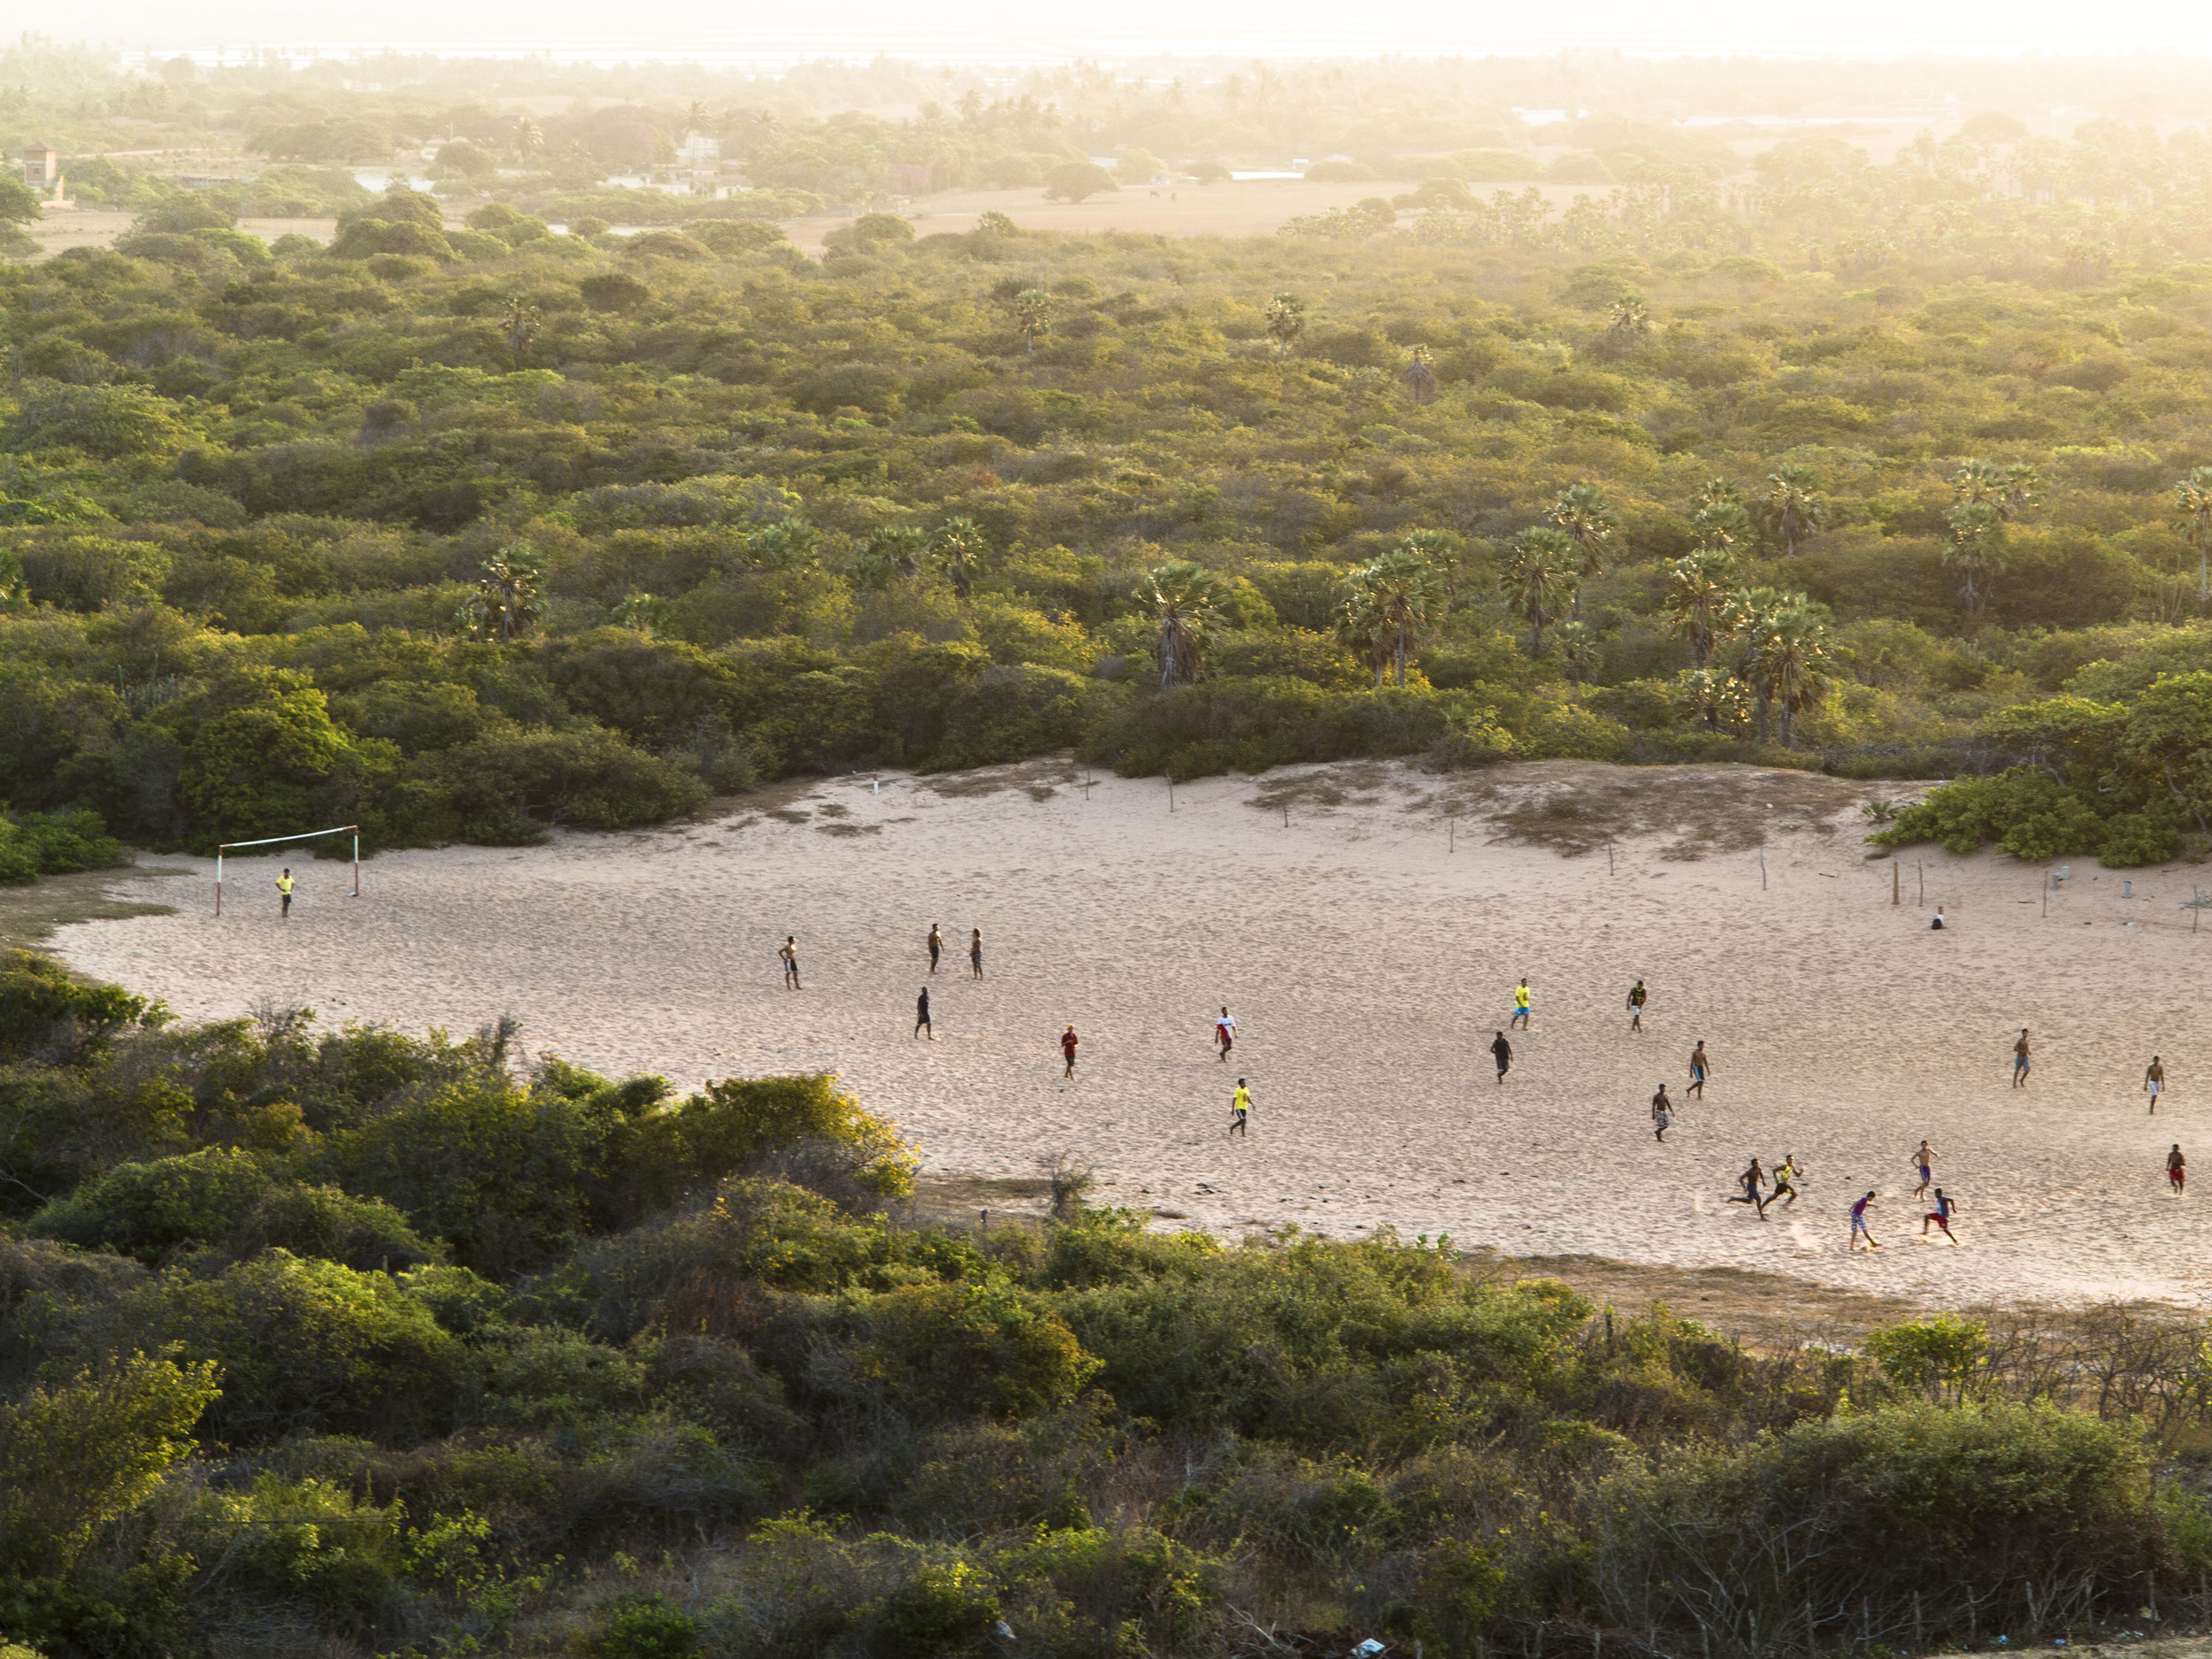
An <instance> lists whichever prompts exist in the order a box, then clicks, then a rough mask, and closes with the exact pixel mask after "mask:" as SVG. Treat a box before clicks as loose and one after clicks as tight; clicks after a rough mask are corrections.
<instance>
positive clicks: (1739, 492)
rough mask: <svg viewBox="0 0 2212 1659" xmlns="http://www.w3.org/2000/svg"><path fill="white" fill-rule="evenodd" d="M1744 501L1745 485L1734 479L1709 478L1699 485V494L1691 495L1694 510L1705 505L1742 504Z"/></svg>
mask: <svg viewBox="0 0 2212 1659" xmlns="http://www.w3.org/2000/svg"><path fill="white" fill-rule="evenodd" d="M1742 502H1743V486H1742V485H1740V484H1739V483H1737V482H1735V481H1734V480H1732V479H1725V478H1709V479H1707V480H1705V481H1704V482H1703V483H1702V484H1700V485H1699V486H1698V487H1697V494H1695V495H1693V496H1691V497H1690V507H1691V510H1692V511H1697V510H1699V509H1701V508H1705V507H1725V506H1740V505H1741V504H1742Z"/></svg>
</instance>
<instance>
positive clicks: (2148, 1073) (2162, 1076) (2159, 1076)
mask: <svg viewBox="0 0 2212 1659" xmlns="http://www.w3.org/2000/svg"><path fill="white" fill-rule="evenodd" d="M2143 1087H2145V1088H2147V1089H2148V1090H2149V1091H2150V1096H2151V1113H2152V1115H2153V1116H2154V1117H2155V1116H2156V1115H2157V1112H2158V1097H2159V1096H2160V1095H2161V1094H2164V1093H2165V1092H2166V1068H2165V1067H2164V1066H2162V1065H2161V1064H2159V1063H2158V1056H2156V1055H2153V1056H2151V1063H2150V1064H2148V1065H2147V1066H2145V1067H2144V1068H2143Z"/></svg>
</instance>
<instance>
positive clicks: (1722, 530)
mask: <svg viewBox="0 0 2212 1659" xmlns="http://www.w3.org/2000/svg"><path fill="white" fill-rule="evenodd" d="M1690 528H1691V530H1692V531H1693V532H1694V533H1695V534H1696V536H1697V544H1698V546H1699V548H1700V549H1712V550H1713V551H1715V552H1720V553H1727V552H1731V551H1732V549H1734V548H1735V545H1736V543H1737V542H1739V541H1748V540H1750V538H1751V515H1750V514H1749V513H1747V512H1746V511H1744V510H1743V509H1742V507H1740V505H1738V504H1737V503H1734V502H1732V501H1719V502H1715V503H1713V504H1712V505H1711V506H1709V507H1700V508H1699V509H1698V510H1697V511H1695V512H1694V513H1692V514H1691V515H1690Z"/></svg>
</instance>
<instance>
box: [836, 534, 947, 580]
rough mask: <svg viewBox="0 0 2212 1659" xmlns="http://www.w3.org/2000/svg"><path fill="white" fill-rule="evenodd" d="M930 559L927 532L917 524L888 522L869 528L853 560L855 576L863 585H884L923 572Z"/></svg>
mask: <svg viewBox="0 0 2212 1659" xmlns="http://www.w3.org/2000/svg"><path fill="white" fill-rule="evenodd" d="M928 560H929V532H928V531H926V530H925V529H923V528H922V527H921V526H919V525H911V524H902V525H887V526H884V527H883V528H882V529H879V530H872V531H870V532H869V533H868V539H867V540H866V541H863V542H862V543H861V544H860V556H859V557H858V558H856V560H854V562H853V575H854V578H855V580H857V581H859V582H860V584H861V585H862V586H863V587H865V588H887V587H888V586H890V584H891V583H892V582H894V581H897V580H904V579H907V578H910V577H914V576H918V575H920V574H921V573H922V566H923V565H926V563H928Z"/></svg>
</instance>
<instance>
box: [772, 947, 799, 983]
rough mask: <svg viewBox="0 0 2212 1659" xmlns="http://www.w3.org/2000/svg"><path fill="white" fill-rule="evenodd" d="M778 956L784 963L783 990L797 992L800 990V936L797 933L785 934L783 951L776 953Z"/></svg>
mask: <svg viewBox="0 0 2212 1659" xmlns="http://www.w3.org/2000/svg"><path fill="white" fill-rule="evenodd" d="M776 955H777V956H779V957H780V959H781V960H782V962H783V988H784V989H785V990H787V991H795V990H797V989H798V988H799V937H798V935H797V934H796V933H787V934H785V935H784V941H783V949H781V950H779V951H778V952H776Z"/></svg>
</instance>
